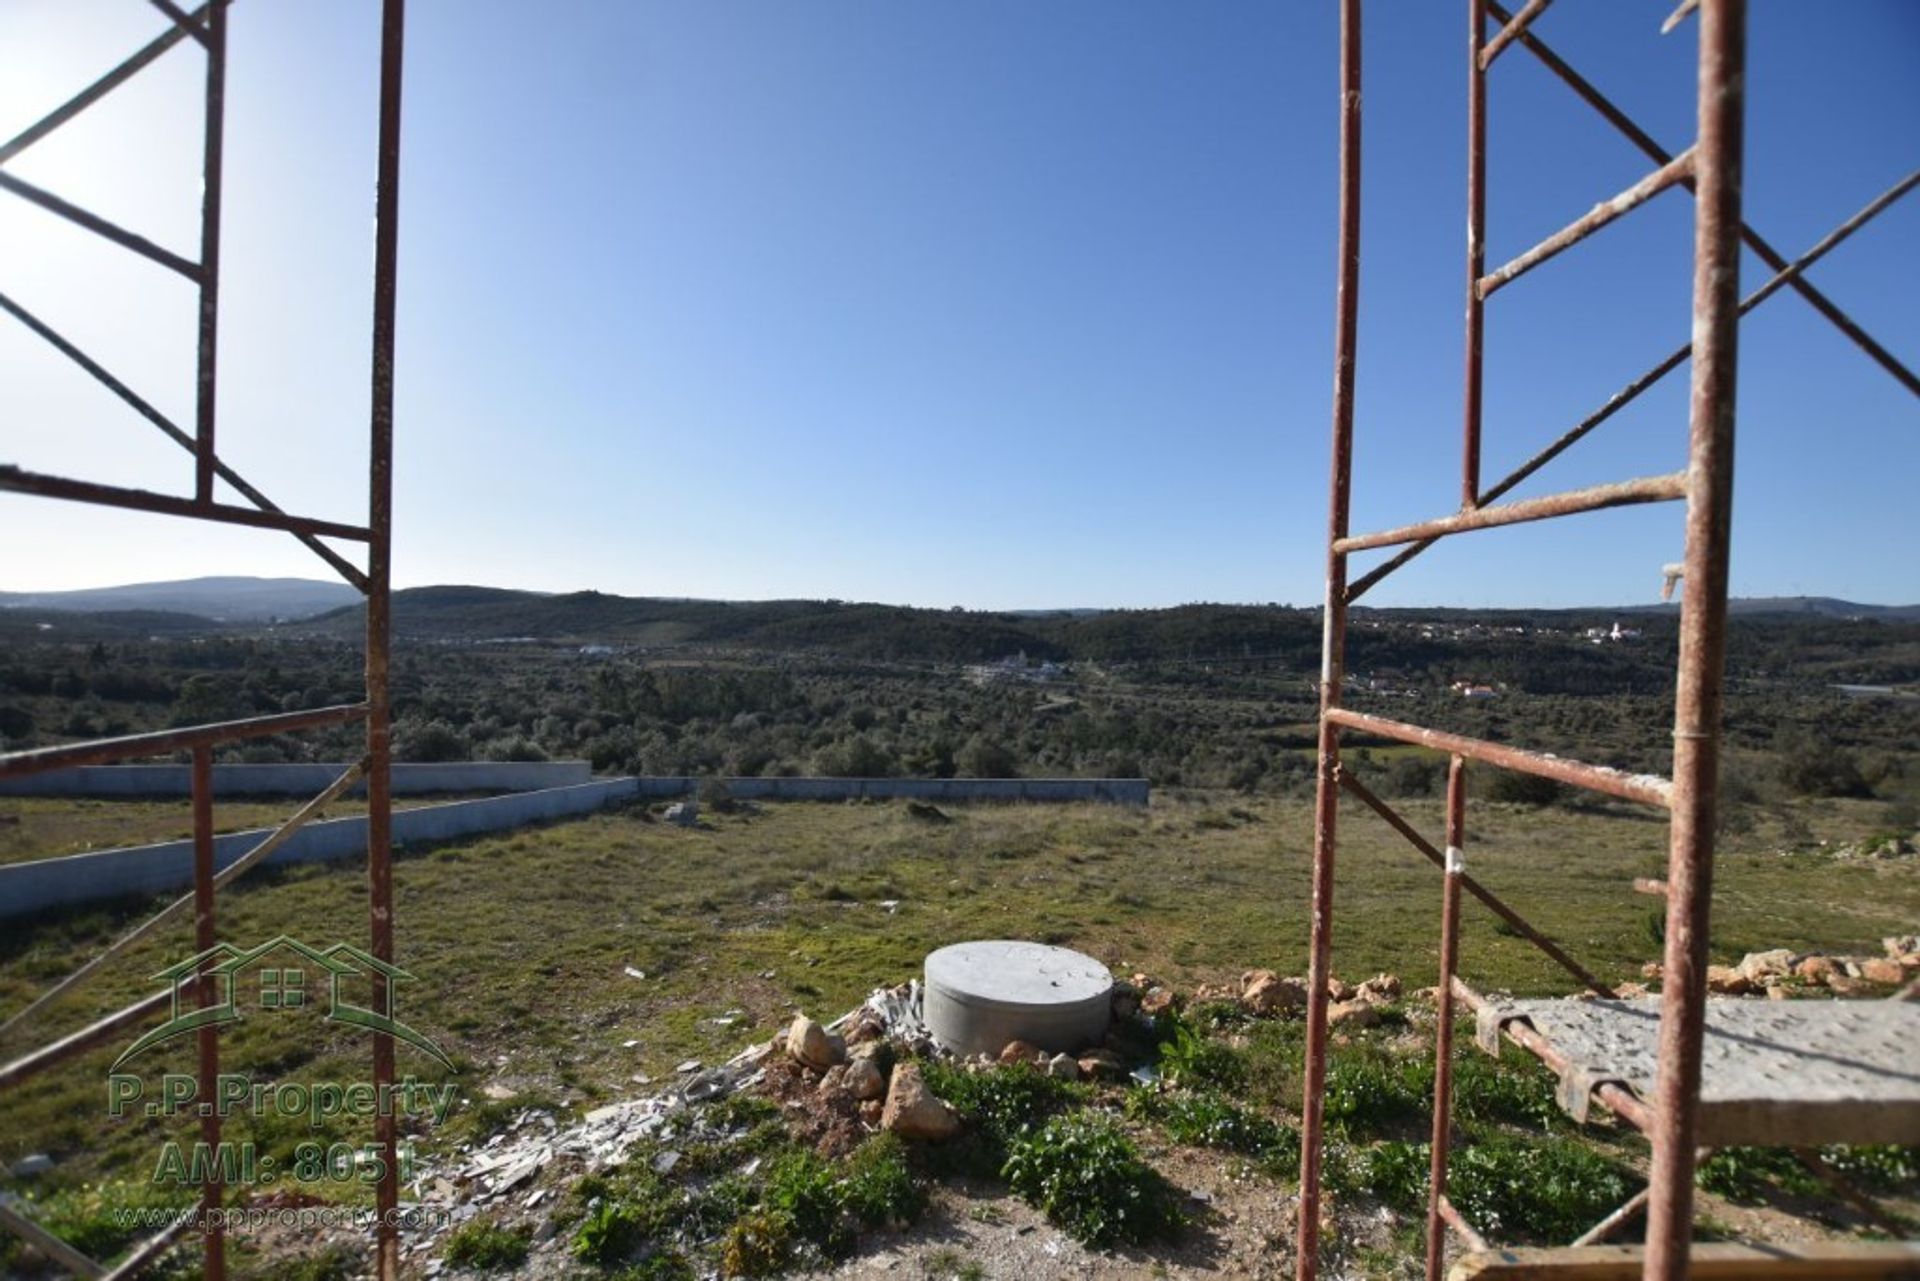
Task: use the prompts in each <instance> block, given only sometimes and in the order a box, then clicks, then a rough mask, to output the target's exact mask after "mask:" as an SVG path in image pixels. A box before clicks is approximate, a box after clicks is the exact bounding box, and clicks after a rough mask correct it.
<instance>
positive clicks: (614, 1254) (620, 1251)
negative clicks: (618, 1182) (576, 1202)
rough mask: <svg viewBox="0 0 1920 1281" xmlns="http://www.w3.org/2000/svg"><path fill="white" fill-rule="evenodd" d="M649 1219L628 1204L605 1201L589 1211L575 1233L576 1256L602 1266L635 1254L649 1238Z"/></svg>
mask: <svg viewBox="0 0 1920 1281" xmlns="http://www.w3.org/2000/svg"><path fill="white" fill-rule="evenodd" d="M647 1226H648V1225H647V1222H646V1219H645V1217H644V1216H643V1215H642V1214H641V1213H640V1212H639V1211H638V1210H636V1209H635V1208H634V1207H633V1206H630V1205H628V1204H627V1203H625V1202H624V1201H602V1202H600V1204H598V1205H596V1206H594V1207H593V1208H592V1209H590V1210H588V1211H587V1217H586V1218H585V1219H583V1220H581V1223H580V1227H579V1228H578V1230H576V1231H575V1232H574V1234H573V1255H574V1257H575V1258H577V1259H583V1260H585V1261H586V1262H588V1263H595V1264H598V1265H600V1266H601V1267H610V1266H612V1265H613V1264H616V1263H618V1262H620V1260H622V1259H624V1258H626V1257H627V1255H629V1254H631V1253H633V1251H634V1250H635V1249H636V1248H637V1247H638V1246H639V1245H640V1243H641V1242H642V1241H644V1240H645V1239H646V1237H647Z"/></svg>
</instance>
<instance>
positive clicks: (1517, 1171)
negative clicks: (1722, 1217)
mask: <svg viewBox="0 0 1920 1281" xmlns="http://www.w3.org/2000/svg"><path fill="white" fill-rule="evenodd" d="M1429 1160H1430V1157H1429V1148H1428V1145H1427V1144H1425V1143H1406V1142H1401V1141H1397V1140H1388V1141H1387V1142H1384V1143H1377V1144H1374V1145H1373V1146H1372V1147H1369V1148H1364V1149H1361V1150H1359V1151H1357V1152H1352V1153H1348V1154H1345V1155H1344V1157H1343V1159H1342V1160H1341V1161H1339V1162H1337V1163H1330V1164H1329V1174H1330V1175H1331V1176H1332V1177H1333V1180H1334V1181H1335V1182H1337V1183H1338V1184H1339V1185H1341V1186H1344V1187H1346V1188H1348V1189H1359V1190H1364V1191H1367V1192H1370V1193H1372V1194H1373V1195H1374V1196H1377V1197H1379V1198H1380V1199H1381V1200H1382V1201H1384V1202H1386V1203H1387V1204H1388V1205H1389V1206H1392V1207H1393V1208H1394V1209H1395V1210H1398V1211H1400V1212H1401V1213H1402V1214H1409V1215H1411V1214H1417V1213H1419V1212H1421V1211H1422V1210H1423V1208H1424V1207H1425V1205H1426V1200H1427V1191H1428V1188H1429V1186H1430V1182H1429V1175H1430V1169H1429ZM1336 1171H1337V1173H1336ZM1638 1182H1639V1181H1638V1180H1637V1179H1636V1178H1635V1177H1634V1176H1633V1175H1632V1174H1631V1173H1629V1172H1628V1171H1627V1170H1625V1169H1624V1168H1622V1167H1621V1166H1619V1165H1617V1164H1615V1163H1614V1162H1612V1161H1609V1160H1608V1159H1607V1158H1605V1157H1603V1156H1601V1155H1600V1154H1599V1153H1597V1152H1595V1151H1594V1150H1593V1149H1592V1148H1590V1147H1588V1146H1587V1145H1586V1144H1584V1143H1582V1142H1580V1141H1579V1140H1577V1139H1571V1138H1551V1139H1518V1138H1513V1137H1509V1136H1505V1135H1499V1136H1494V1137H1491V1138H1487V1139H1483V1140H1481V1141H1480V1142H1478V1143H1473V1144H1470V1145H1468V1146H1465V1147H1462V1148H1460V1149H1459V1150H1458V1151H1456V1152H1454V1153H1453V1158H1452V1160H1451V1161H1450V1162H1449V1163H1448V1169H1447V1197H1448V1199H1449V1200H1451V1201H1452V1202H1453V1204H1454V1205H1455V1207H1457V1208H1458V1209H1459V1211H1460V1213H1461V1214H1462V1215H1464V1216H1465V1217H1466V1219H1467V1221H1468V1222H1470V1223H1472V1224H1473V1225H1474V1226H1475V1227H1476V1228H1478V1229H1479V1230H1480V1231H1481V1232H1482V1233H1484V1234H1486V1236H1488V1237H1489V1238H1491V1239H1498V1240H1504V1241H1515V1242H1564V1241H1568V1240H1571V1239H1572V1238H1573V1237H1576V1236H1578V1235H1579V1234H1580V1233H1582V1232H1584V1231H1586V1230H1587V1229H1588V1228H1590V1227H1592V1226H1593V1225H1594V1223H1595V1222H1597V1221H1598V1220H1599V1219H1600V1218H1601V1217H1603V1216H1604V1215H1606V1214H1608V1213H1609V1212H1611V1211H1612V1210H1614V1209H1615V1208H1617V1207H1618V1206H1619V1205H1620V1204H1621V1203H1622V1202H1624V1201H1625V1200H1626V1199H1627V1198H1628V1197H1630V1196H1632V1195H1633V1193H1634V1190H1635V1189H1636V1187H1637V1186H1638Z"/></svg>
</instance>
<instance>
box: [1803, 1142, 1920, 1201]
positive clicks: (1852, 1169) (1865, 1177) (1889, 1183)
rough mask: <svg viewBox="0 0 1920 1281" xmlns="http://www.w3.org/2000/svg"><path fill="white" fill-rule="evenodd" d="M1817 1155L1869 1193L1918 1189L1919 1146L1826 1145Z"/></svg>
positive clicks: (1884, 1144)
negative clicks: (1853, 1146)
mask: <svg viewBox="0 0 1920 1281" xmlns="http://www.w3.org/2000/svg"><path fill="white" fill-rule="evenodd" d="M1820 1157H1821V1159H1822V1160H1823V1161H1825V1162H1826V1163H1827V1164H1828V1165H1830V1166H1832V1167H1833V1168H1834V1169H1835V1170H1836V1171H1838V1172H1839V1173H1840V1174H1842V1175H1844V1176H1845V1177H1846V1178H1847V1179H1849V1180H1850V1181H1852V1182H1853V1183H1854V1184H1855V1185H1856V1186H1858V1187H1860V1188H1863V1189H1865V1190H1867V1191H1870V1192H1911V1191H1914V1190H1915V1189H1920V1147H1901V1146H1898V1145H1895V1144H1890V1143H1882V1144H1873V1145H1870V1146H1867V1147H1857V1148H1848V1147H1828V1148H1822V1149H1820Z"/></svg>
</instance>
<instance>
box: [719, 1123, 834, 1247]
mask: <svg viewBox="0 0 1920 1281" xmlns="http://www.w3.org/2000/svg"><path fill="white" fill-rule="evenodd" d="M763 1204H764V1207H765V1209H767V1210H771V1211H773V1212H774V1213H775V1214H776V1215H778V1216H779V1217H780V1218H781V1219H782V1220H783V1221H784V1222H785V1223H786V1224H787V1225H788V1227H789V1229H790V1235H792V1236H796V1237H799V1238H801V1239H804V1240H807V1241H811V1242H813V1243H814V1244H815V1245H817V1246H819V1247H820V1250H821V1252H822V1253H824V1254H825V1255H826V1256H827V1257H828V1258H830V1259H837V1258H843V1257H845V1256H846V1255H847V1254H849V1253H851V1252H852V1249H853V1240H854V1233H853V1226H852V1224H850V1223H849V1222H847V1215H846V1213H845V1210H846V1205H845V1201H844V1197H843V1185H842V1184H841V1182H840V1179H839V1176H838V1172H837V1171H835V1169H834V1168H833V1166H831V1165H829V1164H828V1163H827V1162H826V1161H824V1160H822V1159H821V1158H820V1157H818V1156H816V1155H814V1153H813V1152H812V1151H810V1150H808V1149H805V1148H796V1149H794V1150H793V1151H791V1152H787V1153H785V1154H784V1155H782V1156H781V1157H780V1158H779V1159H778V1160H776V1161H775V1162H774V1164H773V1166H772V1168H771V1169H769V1170H768V1172H767V1185H766V1193H765V1197H764V1199H763ZM749 1217H751V1216H749ZM742 1221H743V1222H744V1221H745V1220H742Z"/></svg>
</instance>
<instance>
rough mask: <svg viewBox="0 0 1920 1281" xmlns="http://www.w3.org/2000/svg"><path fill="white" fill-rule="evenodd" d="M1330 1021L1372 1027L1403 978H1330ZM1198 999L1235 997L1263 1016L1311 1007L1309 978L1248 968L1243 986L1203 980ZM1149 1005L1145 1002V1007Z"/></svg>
mask: <svg viewBox="0 0 1920 1281" xmlns="http://www.w3.org/2000/svg"><path fill="white" fill-rule="evenodd" d="M1327 998H1328V1000H1329V1002H1330V1004H1329V1005H1328V1006H1327V1023H1328V1024H1329V1025H1330V1026H1333V1027H1340V1026H1346V1027H1350V1028H1363V1027H1372V1026H1373V1025H1374V1024H1376V1023H1378V1022H1379V1021H1380V1013H1381V1010H1382V1009H1383V1008H1385V1007H1386V1006H1388V1005H1391V1004H1392V1003H1393V1002H1395V1001H1397V1000H1399V999H1400V980H1399V979H1398V978H1396V977H1395V976H1394V975H1391V974H1376V975H1374V976H1373V977H1372V978H1370V979H1368V980H1367V981H1366V982H1364V983H1359V984H1353V983H1348V982H1346V981H1344V980H1342V979H1338V978H1331V977H1330V978H1328V980H1327ZM1193 999H1194V1001H1195V1002H1196V1003H1198V1002H1207V1001H1231V1002H1235V1003H1237V1004H1238V1005H1239V1006H1240V1007H1241V1008H1242V1009H1244V1010H1245V1011H1246V1012H1247V1013H1249V1014H1252V1015H1256V1016H1259V1017H1262V1018H1265V1017H1271V1016H1273V1015H1276V1014H1291V1013H1294V1012H1296V1011H1298V1012H1304V1011H1305V1010H1306V1008H1307V981H1306V980H1305V979H1303V978H1282V977H1281V976H1280V975H1278V974H1275V973H1274V972H1273V971H1272V970H1248V971H1247V972H1246V973H1245V974H1242V975H1241V976H1240V985H1239V990H1238V991H1237V992H1236V991H1235V990H1234V988H1233V986H1232V985H1230V984H1209V983H1202V984H1201V985H1200V986H1199V987H1198V988H1197V989H1196V990H1195V991H1194V994H1193ZM1141 1008H1142V1009H1145V1006H1144V1005H1143V1006H1142V1007H1141Z"/></svg>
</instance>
